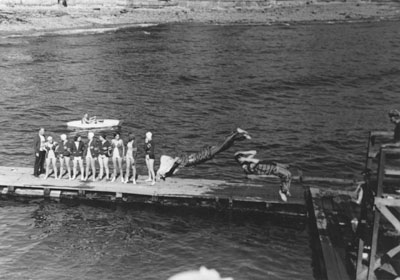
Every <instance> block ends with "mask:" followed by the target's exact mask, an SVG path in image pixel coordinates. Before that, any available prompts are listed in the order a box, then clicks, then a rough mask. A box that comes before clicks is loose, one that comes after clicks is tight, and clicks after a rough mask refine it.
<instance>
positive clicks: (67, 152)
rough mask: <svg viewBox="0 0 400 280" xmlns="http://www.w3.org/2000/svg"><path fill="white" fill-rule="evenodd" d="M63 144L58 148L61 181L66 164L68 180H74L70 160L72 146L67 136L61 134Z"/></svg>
mask: <svg viewBox="0 0 400 280" xmlns="http://www.w3.org/2000/svg"><path fill="white" fill-rule="evenodd" d="M60 138H61V142H60V144H59V145H58V146H57V153H58V157H59V158H60V177H59V179H61V178H62V176H63V173H64V163H65V165H66V166H67V171H68V178H69V179H70V180H72V177H71V166H70V164H69V160H70V157H71V144H70V143H69V141H68V139H67V135H65V134H61V136H60Z"/></svg>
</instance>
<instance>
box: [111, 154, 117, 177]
mask: <svg viewBox="0 0 400 280" xmlns="http://www.w3.org/2000/svg"><path fill="white" fill-rule="evenodd" d="M112 163H113V175H112V180H111V182H114V181H115V178H116V177H117V157H112Z"/></svg>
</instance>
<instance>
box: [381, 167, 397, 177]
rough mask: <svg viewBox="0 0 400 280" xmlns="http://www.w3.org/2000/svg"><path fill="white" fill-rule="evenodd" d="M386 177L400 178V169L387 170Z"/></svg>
mask: <svg viewBox="0 0 400 280" xmlns="http://www.w3.org/2000/svg"><path fill="white" fill-rule="evenodd" d="M385 175H387V176H400V169H393V168H385Z"/></svg>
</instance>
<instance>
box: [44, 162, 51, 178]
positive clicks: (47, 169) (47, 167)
mask: <svg viewBox="0 0 400 280" xmlns="http://www.w3.org/2000/svg"><path fill="white" fill-rule="evenodd" d="M50 160H51V159H49V158H46V175H45V176H44V179H47V177H49V167H50Z"/></svg>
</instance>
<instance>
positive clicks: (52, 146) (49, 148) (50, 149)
mask: <svg viewBox="0 0 400 280" xmlns="http://www.w3.org/2000/svg"><path fill="white" fill-rule="evenodd" d="M44 147H45V149H46V176H45V177H44V179H47V177H49V173H50V164H52V165H53V171H54V178H55V179H57V165H56V163H57V158H56V153H55V150H56V147H57V143H56V142H53V137H51V136H49V137H47V142H46V143H45V144H44Z"/></svg>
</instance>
